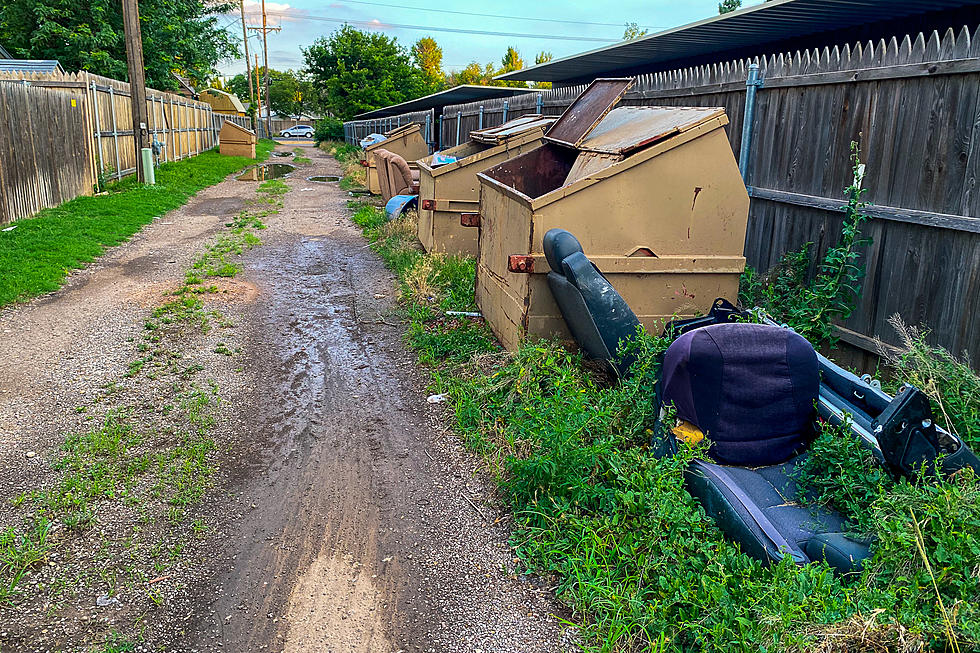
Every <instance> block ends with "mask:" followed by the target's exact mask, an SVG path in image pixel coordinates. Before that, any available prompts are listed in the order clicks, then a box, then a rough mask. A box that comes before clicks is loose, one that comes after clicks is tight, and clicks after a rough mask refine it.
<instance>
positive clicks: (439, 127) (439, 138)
mask: <svg viewBox="0 0 980 653" xmlns="http://www.w3.org/2000/svg"><path fill="white" fill-rule="evenodd" d="M435 142H436V143H435V144H436V150H437V151H438V150H441V149H442V116H438V117H437V118H436V138H435Z"/></svg>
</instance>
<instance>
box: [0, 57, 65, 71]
mask: <svg viewBox="0 0 980 653" xmlns="http://www.w3.org/2000/svg"><path fill="white" fill-rule="evenodd" d="M0 72H4V73H63V72H65V70H64V68H62V67H61V64H60V63H58V60H57V59H0Z"/></svg>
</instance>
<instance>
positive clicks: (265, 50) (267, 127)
mask: <svg viewBox="0 0 980 653" xmlns="http://www.w3.org/2000/svg"><path fill="white" fill-rule="evenodd" d="M248 29H251V30H255V31H256V32H262V54H263V56H264V57H265V112H266V116H265V130H266V132H267V134H266V135H267V136H268V135H269V134H271V133H272V111H271V109H270V108H269V44H268V41H267V39H266V36H267V35H268V34H269V32H279V31H281V30H282V27H269V26H268V23H267V22H266V14H265V0H262V27H249V28H248ZM261 96H262V91H261V90H259V98H260V99H261Z"/></svg>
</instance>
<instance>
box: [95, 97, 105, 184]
mask: <svg viewBox="0 0 980 653" xmlns="http://www.w3.org/2000/svg"><path fill="white" fill-rule="evenodd" d="M92 105H93V106H94V107H95V138H96V140H97V141H98V143H99V156H98V161H99V175H102V173H103V171H104V170H105V166H104V165H103V164H102V123H101V121H100V120H99V95H98V90H96V86H95V82H92ZM99 190H102V189H101V188H100V189H99Z"/></svg>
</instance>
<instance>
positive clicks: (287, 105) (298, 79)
mask: <svg viewBox="0 0 980 653" xmlns="http://www.w3.org/2000/svg"><path fill="white" fill-rule="evenodd" d="M249 81H250V80H248V79H246V77H245V74H244V73H239V74H237V75H235V76H234V77H232V78H231V79H229V80H228V81H227V82H226V83H225V87H226V88H225V90H227V91H228V92H229V93H234V94H235V95H237V96H238V98H239V99H240V100H242V102H245V103H246V104H247V103H248V101H249ZM259 81H260V82H261V84H262V93H263V95H262V103H263V104H264V103H265V68H264V67H260V68H259ZM251 82H252V93H253V94H254V93H255V90H254V89H255V71H254V70H253V71H252V79H251ZM269 104H270V105H271V106H272V111H273V112H274V113H278V114H279V115H283V116H298V115H301V114H316V113H320V112H321V111H322V110H323V106H322V104H323V101H322V98H321V96H320V94H319V93H318V92H317V90H316V86H315V85H314V84H313V83H312V82H310V81H309V80H308V79H307V78H306V76H305V75H304V74H303V72H302V71H300V72H297V71H293V70H275V69H274V68H270V69H269ZM251 109H252V110H253V111H254V110H255V105H254V104H253V106H252V107H251Z"/></svg>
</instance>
